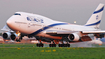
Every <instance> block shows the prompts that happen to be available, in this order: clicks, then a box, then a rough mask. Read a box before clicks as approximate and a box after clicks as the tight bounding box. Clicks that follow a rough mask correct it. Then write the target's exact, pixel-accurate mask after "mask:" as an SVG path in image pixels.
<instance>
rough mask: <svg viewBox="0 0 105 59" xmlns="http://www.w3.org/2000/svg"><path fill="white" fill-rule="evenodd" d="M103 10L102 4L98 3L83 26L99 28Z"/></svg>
mask: <svg viewBox="0 0 105 59" xmlns="http://www.w3.org/2000/svg"><path fill="white" fill-rule="evenodd" d="M103 10H104V4H101V3H100V4H99V5H98V7H97V8H96V10H95V11H94V12H93V14H92V16H91V17H90V19H89V20H88V21H87V23H86V24H85V26H89V27H94V28H99V26H100V22H101V17H102V13H103Z"/></svg>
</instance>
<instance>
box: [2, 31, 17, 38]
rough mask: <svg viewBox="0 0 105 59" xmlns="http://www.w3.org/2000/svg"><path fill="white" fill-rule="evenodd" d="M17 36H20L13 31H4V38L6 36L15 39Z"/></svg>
mask: <svg viewBox="0 0 105 59" xmlns="http://www.w3.org/2000/svg"><path fill="white" fill-rule="evenodd" d="M16 37H18V35H17V34H16V33H12V32H5V33H3V38H4V39H8V40H9V39H11V40H15V39H16Z"/></svg>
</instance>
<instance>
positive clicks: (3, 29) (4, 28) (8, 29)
mask: <svg viewBox="0 0 105 59" xmlns="http://www.w3.org/2000/svg"><path fill="white" fill-rule="evenodd" d="M1 30H2V31H11V32H14V31H12V30H11V29H10V28H9V27H8V26H7V25H5V26H4V27H3V28H2V29H1Z"/></svg>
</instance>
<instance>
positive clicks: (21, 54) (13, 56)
mask: <svg viewBox="0 0 105 59" xmlns="http://www.w3.org/2000/svg"><path fill="white" fill-rule="evenodd" d="M0 59H105V48H103V47H101V48H99V47H98V48H83V47H77V48H73V47H72V48H61V47H55V48H49V47H36V45H35V44H0Z"/></svg>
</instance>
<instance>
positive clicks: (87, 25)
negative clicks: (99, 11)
mask: <svg viewBox="0 0 105 59" xmlns="http://www.w3.org/2000/svg"><path fill="white" fill-rule="evenodd" d="M100 22H101V20H100V21H98V22H96V23H93V24H88V25H85V26H93V25H97V24H99V23H100Z"/></svg>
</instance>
